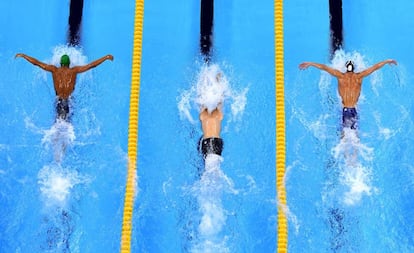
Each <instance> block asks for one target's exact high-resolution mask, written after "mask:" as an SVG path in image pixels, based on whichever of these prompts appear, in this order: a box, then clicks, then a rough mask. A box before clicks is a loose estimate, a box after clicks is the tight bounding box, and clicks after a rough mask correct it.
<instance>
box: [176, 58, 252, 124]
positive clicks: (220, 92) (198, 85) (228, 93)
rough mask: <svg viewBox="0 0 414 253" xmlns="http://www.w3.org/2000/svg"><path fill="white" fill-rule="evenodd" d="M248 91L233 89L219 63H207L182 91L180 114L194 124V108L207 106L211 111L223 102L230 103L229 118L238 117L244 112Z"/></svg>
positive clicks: (179, 106) (179, 105) (198, 108)
mask: <svg viewBox="0 0 414 253" xmlns="http://www.w3.org/2000/svg"><path fill="white" fill-rule="evenodd" d="M247 92H248V89H247V88H245V89H243V90H242V91H240V92H236V91H235V90H233V89H232V88H231V86H230V84H229V80H228V79H227V77H226V76H225V75H224V73H223V71H222V70H221V69H220V67H219V65H217V64H212V65H205V66H203V67H202V68H201V70H200V72H199V73H198V76H197V79H196V81H195V83H194V84H193V85H192V86H191V88H190V89H189V90H185V91H183V92H182V93H181V96H180V98H179V102H178V109H179V112H180V116H181V117H183V118H186V119H188V120H189V121H190V122H191V123H193V124H194V123H196V121H195V120H194V117H193V116H192V114H191V111H192V110H193V109H196V110H197V112H199V111H200V109H201V108H207V110H208V111H209V112H211V111H213V110H214V109H215V108H216V107H217V106H218V105H219V104H220V103H221V104H230V108H231V117H228V119H229V120H230V118H233V119H238V118H240V117H241V115H242V114H243V112H244V109H245V106H246V102H247V99H246V96H247ZM197 117H198V115H197Z"/></svg>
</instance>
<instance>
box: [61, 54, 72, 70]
mask: <svg viewBox="0 0 414 253" xmlns="http://www.w3.org/2000/svg"><path fill="white" fill-rule="evenodd" d="M60 65H61V66H66V67H69V65H70V59H69V56H68V55H66V54H64V55H62V57H61V58H60Z"/></svg>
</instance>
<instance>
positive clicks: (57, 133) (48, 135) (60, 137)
mask: <svg viewBox="0 0 414 253" xmlns="http://www.w3.org/2000/svg"><path fill="white" fill-rule="evenodd" d="M75 138H76V137H75V131H74V129H73V125H72V124H71V123H69V122H67V121H64V120H61V119H58V120H56V122H55V123H54V124H53V125H52V127H51V128H50V129H48V130H45V131H44V135H43V138H42V144H43V145H46V146H47V147H50V146H51V147H52V149H53V154H54V158H55V161H56V162H61V161H62V159H63V156H64V154H65V152H66V148H67V147H68V146H69V145H71V144H72V143H73V142H74V140H75Z"/></svg>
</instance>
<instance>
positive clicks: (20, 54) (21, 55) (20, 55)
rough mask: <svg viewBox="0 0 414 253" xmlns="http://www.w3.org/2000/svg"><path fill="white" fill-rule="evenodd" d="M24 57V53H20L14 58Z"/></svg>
mask: <svg viewBox="0 0 414 253" xmlns="http://www.w3.org/2000/svg"><path fill="white" fill-rule="evenodd" d="M23 56H24V54H22V53H18V54H16V56H15V57H14V58H17V57H23Z"/></svg>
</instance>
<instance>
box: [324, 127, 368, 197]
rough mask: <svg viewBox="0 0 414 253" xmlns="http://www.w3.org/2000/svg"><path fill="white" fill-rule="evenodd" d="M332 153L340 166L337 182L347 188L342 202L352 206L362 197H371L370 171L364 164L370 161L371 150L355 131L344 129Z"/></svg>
mask: <svg viewBox="0 0 414 253" xmlns="http://www.w3.org/2000/svg"><path fill="white" fill-rule="evenodd" d="M332 151H333V155H334V157H335V159H336V160H337V161H338V164H339V166H340V171H341V172H340V180H339V181H340V182H341V183H342V184H343V185H344V186H345V187H346V188H347V190H346V192H345V193H344V196H343V202H344V203H345V204H347V205H354V204H356V203H358V202H359V201H360V200H361V198H362V196H363V195H367V196H369V195H371V194H372V190H373V188H372V186H371V169H370V167H369V166H366V165H365V163H367V162H370V161H372V159H373V148H370V147H367V146H366V145H364V144H362V143H361V141H360V139H359V138H358V136H357V132H356V131H355V130H352V129H349V128H344V129H343V137H342V139H341V141H340V142H339V144H338V145H336V146H335V147H334V148H333V150H332Z"/></svg>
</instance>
